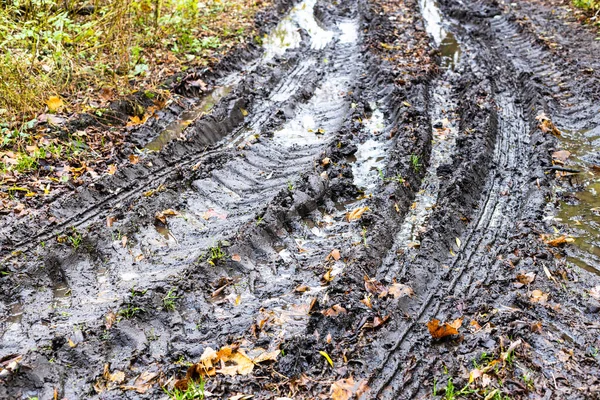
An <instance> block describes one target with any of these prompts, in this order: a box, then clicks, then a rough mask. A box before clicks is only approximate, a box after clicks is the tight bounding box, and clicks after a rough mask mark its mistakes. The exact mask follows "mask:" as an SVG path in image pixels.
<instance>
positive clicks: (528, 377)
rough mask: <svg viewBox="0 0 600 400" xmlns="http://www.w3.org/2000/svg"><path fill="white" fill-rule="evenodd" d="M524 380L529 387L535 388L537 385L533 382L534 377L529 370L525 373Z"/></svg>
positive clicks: (530, 388)
mask: <svg viewBox="0 0 600 400" xmlns="http://www.w3.org/2000/svg"><path fill="white" fill-rule="evenodd" d="M523 382H525V385H526V386H527V389H529V390H533V389H534V388H535V385H534V384H533V378H532V377H531V375H530V374H529V372H524V373H523Z"/></svg>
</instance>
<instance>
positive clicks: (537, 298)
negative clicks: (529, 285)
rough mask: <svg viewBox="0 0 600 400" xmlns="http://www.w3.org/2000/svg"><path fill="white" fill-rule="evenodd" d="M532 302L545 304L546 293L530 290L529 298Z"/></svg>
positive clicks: (546, 300)
mask: <svg viewBox="0 0 600 400" xmlns="http://www.w3.org/2000/svg"><path fill="white" fill-rule="evenodd" d="M530 300H531V301H532V302H533V303H540V304H546V302H548V293H544V292H542V291H541V290H537V289H536V290H534V291H533V292H531V299H530Z"/></svg>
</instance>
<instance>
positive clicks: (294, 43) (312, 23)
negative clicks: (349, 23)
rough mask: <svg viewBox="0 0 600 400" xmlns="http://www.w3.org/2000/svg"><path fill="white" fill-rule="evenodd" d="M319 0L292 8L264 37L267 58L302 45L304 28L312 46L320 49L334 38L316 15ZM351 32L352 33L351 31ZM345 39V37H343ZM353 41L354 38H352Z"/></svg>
mask: <svg viewBox="0 0 600 400" xmlns="http://www.w3.org/2000/svg"><path fill="white" fill-rule="evenodd" d="M316 2H317V0H304V1H302V2H300V3H299V4H298V5H297V6H296V7H294V8H293V9H292V11H291V12H290V15H289V16H288V17H287V18H284V19H283V20H282V21H281V22H280V23H279V24H278V25H277V27H276V28H275V29H274V30H273V32H271V34H269V35H267V36H266V37H265V38H264V39H263V47H264V49H265V56H264V58H265V60H271V59H272V58H273V57H275V56H281V55H283V54H284V53H285V52H286V51H287V50H288V49H294V48H297V47H298V46H300V43H301V42H302V37H301V36H300V29H303V30H304V31H305V32H306V33H308V34H309V36H310V38H311V48H313V49H316V50H320V49H322V48H324V47H325V46H326V45H327V44H328V43H329V42H331V40H332V39H333V32H330V31H327V30H325V29H323V28H322V27H321V26H320V25H319V23H318V22H317V20H316V19H315V16H314V7H315V4H316ZM350 34H352V33H351V32H350ZM342 40H344V38H342ZM350 41H352V40H350Z"/></svg>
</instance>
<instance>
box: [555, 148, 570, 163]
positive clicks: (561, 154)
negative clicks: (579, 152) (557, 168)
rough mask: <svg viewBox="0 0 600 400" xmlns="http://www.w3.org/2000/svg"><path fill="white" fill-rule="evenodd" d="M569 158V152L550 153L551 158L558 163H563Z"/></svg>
mask: <svg viewBox="0 0 600 400" xmlns="http://www.w3.org/2000/svg"><path fill="white" fill-rule="evenodd" d="M570 156H571V152H570V151H568V150H559V151H555V152H554V153H552V158H553V159H555V160H558V161H560V162H565V161H567V159H568V158H569V157H570Z"/></svg>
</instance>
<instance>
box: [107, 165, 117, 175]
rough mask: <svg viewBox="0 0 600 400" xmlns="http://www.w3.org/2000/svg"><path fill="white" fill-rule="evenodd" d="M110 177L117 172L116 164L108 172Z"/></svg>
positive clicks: (109, 167) (110, 166)
mask: <svg viewBox="0 0 600 400" xmlns="http://www.w3.org/2000/svg"><path fill="white" fill-rule="evenodd" d="M107 172H108V174H109V175H114V174H115V172H117V166H116V165H115V164H110V165H109V166H108V170H107Z"/></svg>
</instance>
